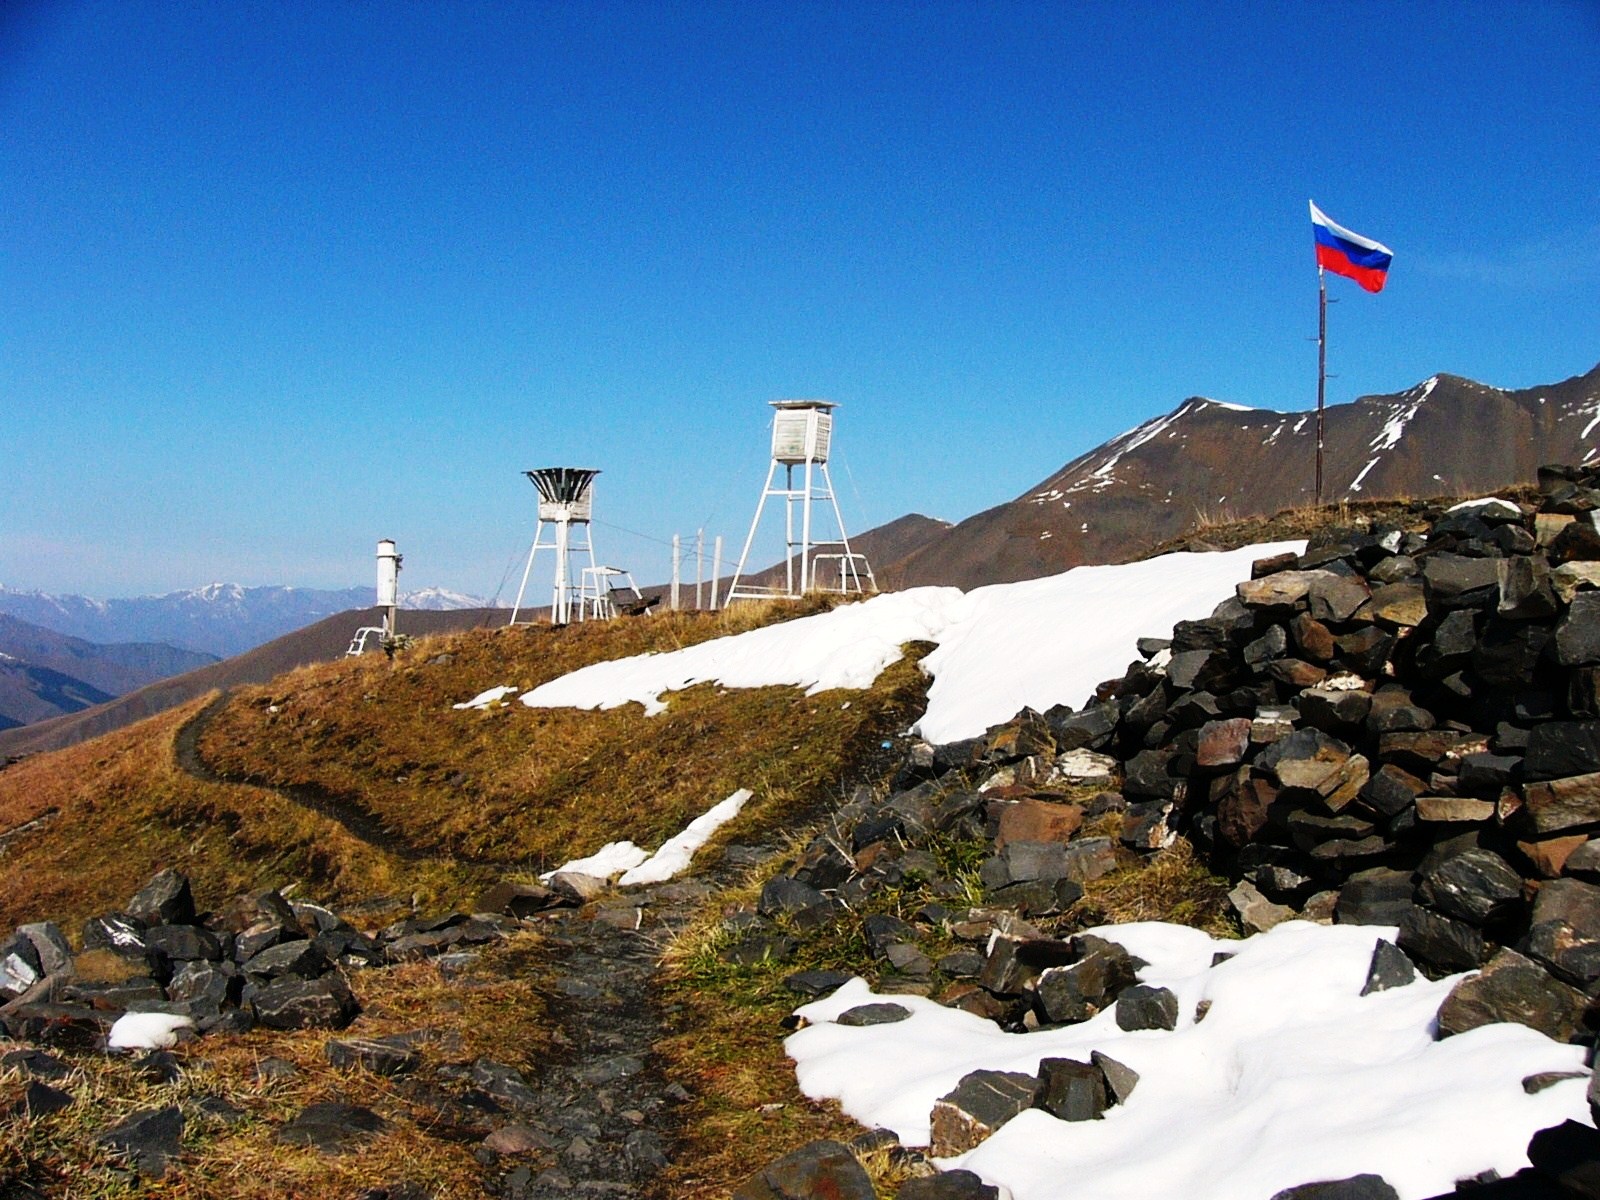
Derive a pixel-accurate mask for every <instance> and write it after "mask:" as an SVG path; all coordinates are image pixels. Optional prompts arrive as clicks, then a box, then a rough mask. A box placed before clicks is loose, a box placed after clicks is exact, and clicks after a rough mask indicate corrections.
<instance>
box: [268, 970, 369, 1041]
mask: <svg viewBox="0 0 1600 1200" xmlns="http://www.w3.org/2000/svg"><path fill="white" fill-rule="evenodd" d="M246 998H247V999H248V1002H249V1007H250V1012H251V1015H252V1016H254V1017H255V1019H256V1022H257V1024H260V1025H265V1026H266V1027H267V1028H268V1029H309V1028H315V1027H325V1028H329V1029H343V1028H344V1027H345V1026H346V1025H348V1024H350V1022H351V1021H353V1020H355V1018H356V1015H357V1014H358V1013H360V1011H361V1006H360V1005H359V1004H357V1003H356V998H355V997H354V996H353V995H351V993H350V988H349V986H348V985H347V984H346V983H345V981H344V980H343V979H342V978H341V977H340V976H339V975H337V974H329V975H324V976H322V977H321V978H320V979H297V978H295V977H294V976H285V977H284V978H282V979H274V980H272V981H271V982H270V983H267V984H264V985H262V986H261V987H258V988H255V989H254V990H253V991H248V993H247V997H246Z"/></svg>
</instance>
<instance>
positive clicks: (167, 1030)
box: [106, 1013, 194, 1050]
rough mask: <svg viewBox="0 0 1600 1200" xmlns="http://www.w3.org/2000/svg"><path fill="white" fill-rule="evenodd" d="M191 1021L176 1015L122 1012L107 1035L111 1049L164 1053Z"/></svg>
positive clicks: (192, 1024)
mask: <svg viewBox="0 0 1600 1200" xmlns="http://www.w3.org/2000/svg"><path fill="white" fill-rule="evenodd" d="M193 1028H194V1021H193V1020H191V1019H190V1018H189V1017H182V1016H178V1015H177V1014H176V1013H123V1014H122V1016H120V1017H118V1018H117V1020H116V1023H115V1024H113V1025H112V1026H111V1032H110V1033H109V1034H107V1035H106V1045H107V1046H109V1047H110V1048H111V1049H113V1050H165V1049H167V1048H168V1047H170V1046H176V1045H177V1044H178V1032H179V1031H180V1030H183V1029H193Z"/></svg>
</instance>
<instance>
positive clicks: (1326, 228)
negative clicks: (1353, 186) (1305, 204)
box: [1311, 201, 1394, 292]
mask: <svg viewBox="0 0 1600 1200" xmlns="http://www.w3.org/2000/svg"><path fill="white" fill-rule="evenodd" d="M1311 232H1312V235H1313V236H1314V237H1315V238H1316V241H1317V266H1319V267H1321V268H1323V269H1324V270H1327V271H1332V272H1333V273H1334V274H1335V275H1343V276H1344V277H1345V278H1346V279H1354V280H1355V281H1356V282H1357V283H1359V284H1360V285H1361V286H1362V287H1364V288H1366V289H1367V291H1369V292H1381V291H1383V284H1384V280H1386V279H1387V278H1388V276H1389V263H1390V261H1391V260H1392V259H1393V258H1394V252H1393V251H1392V250H1390V249H1389V247H1387V246H1385V245H1383V244H1382V243H1381V242H1375V241H1373V240H1372V239H1371V238H1365V237H1362V236H1361V235H1360V234H1359V233H1351V232H1350V231H1349V230H1348V229H1346V228H1345V227H1344V226H1343V225H1335V224H1334V223H1333V222H1332V221H1330V220H1328V218H1327V215H1326V214H1325V213H1324V212H1323V211H1322V210H1321V209H1320V208H1318V207H1317V206H1316V203H1315V201H1313V202H1312V205H1311Z"/></svg>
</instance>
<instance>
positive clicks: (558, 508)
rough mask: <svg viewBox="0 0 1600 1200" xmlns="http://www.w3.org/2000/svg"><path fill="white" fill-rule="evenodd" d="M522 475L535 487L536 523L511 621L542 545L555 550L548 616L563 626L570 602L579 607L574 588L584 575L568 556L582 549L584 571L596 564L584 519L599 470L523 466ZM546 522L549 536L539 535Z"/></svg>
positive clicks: (569, 614) (591, 505) (571, 606)
mask: <svg viewBox="0 0 1600 1200" xmlns="http://www.w3.org/2000/svg"><path fill="white" fill-rule="evenodd" d="M523 474H524V475H526V476H527V477H528V482H530V483H531V484H533V486H534V487H536V488H538V489H539V524H538V526H537V527H535V529H534V531H533V546H532V547H531V548H530V549H529V550H528V565H527V566H526V567H524V568H523V569H522V586H521V587H519V588H518V589H517V603H516V605H515V606H514V607H513V608H512V610H511V624H513V625H515V624H516V623H517V614H518V613H520V612H521V611H522V596H523V593H524V592H526V591H527V588H528V575H529V573H530V572H531V571H532V570H533V560H534V558H535V557H536V556H537V555H538V553H539V551H541V550H551V551H554V553H555V558H556V573H555V587H554V588H553V589H552V591H551V599H550V620H551V621H552V622H553V623H554V624H556V625H565V624H566V623H567V622H568V621H570V620H571V619H572V616H573V612H574V607H575V605H574V602H575V601H576V602H577V603H578V605H579V606H581V604H582V601H581V598H580V595H579V591H580V585H581V581H582V579H583V574H582V573H581V571H580V572H574V571H573V569H572V561H571V560H572V556H573V555H575V554H587V555H588V556H589V567H588V570H591V571H592V570H595V569H596V565H595V561H594V540H593V538H592V537H591V536H590V533H589V522H590V519H591V517H592V516H593V513H594V477H595V476H596V475H598V474H600V472H599V471H596V470H591V469H590V468H588V467H540V468H539V469H538V470H536V471H524V472H523ZM546 526H549V527H550V530H551V534H552V537H553V539H554V540H553V541H550V542H546V541H545V540H544V533H545V527H546ZM579 538H581V541H580V540H578V539H579ZM580 617H581V612H580Z"/></svg>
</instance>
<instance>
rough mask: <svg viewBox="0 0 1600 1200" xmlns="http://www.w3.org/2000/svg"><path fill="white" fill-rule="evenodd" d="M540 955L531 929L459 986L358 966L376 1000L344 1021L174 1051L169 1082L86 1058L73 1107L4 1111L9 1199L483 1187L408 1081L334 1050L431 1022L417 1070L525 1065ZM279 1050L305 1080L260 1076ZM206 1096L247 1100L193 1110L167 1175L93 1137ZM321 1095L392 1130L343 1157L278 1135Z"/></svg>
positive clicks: (1, 1081) (399, 970)
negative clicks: (126, 1173) (483, 1062)
mask: <svg viewBox="0 0 1600 1200" xmlns="http://www.w3.org/2000/svg"><path fill="white" fill-rule="evenodd" d="M536 953H537V937H536V935H534V934H531V933H526V934H519V935H516V936H514V937H513V938H512V939H510V940H509V941H508V942H506V943H505V944H503V945H500V946H496V947H493V948H491V949H489V950H487V951H486V952H485V954H484V956H483V958H482V960H481V965H480V967H479V969H478V970H476V971H474V972H473V973H471V974H468V975H466V976H463V977H461V978H458V979H456V980H453V981H448V982H447V981H446V980H445V979H443V977H441V975H440V973H439V972H438V970H437V969H436V968H434V967H433V966H432V965H430V964H425V963H415V964H407V965H404V966H398V967H391V968H386V969H383V970H375V971H366V972H358V973H356V974H355V975H354V976H353V978H352V983H353V985H354V987H355V989H356V990H357V992H358V994H359V995H360V996H361V998H362V1001H363V1003H364V1004H365V1006H366V1010H365V1012H364V1013H363V1014H362V1015H361V1017H359V1018H358V1019H357V1021H356V1023H355V1024H354V1025H352V1026H351V1027H350V1028H349V1029H348V1030H346V1031H344V1032H343V1033H340V1034H329V1033H328V1032H327V1031H325V1030H307V1031H303V1032H298V1033H281V1032H274V1031H270V1030H260V1029H258V1030H255V1031H252V1032H251V1033H249V1034H245V1035H243V1036H239V1037H232V1038H227V1039H222V1040H218V1039H207V1040H204V1041H200V1042H195V1043H191V1044H189V1045H187V1046H182V1047H180V1048H179V1049H178V1050H177V1054H178V1055H179V1057H180V1061H181V1062H182V1065H183V1076H182V1078H181V1079H180V1080H179V1081H178V1082H177V1083H173V1084H156V1083H151V1082H149V1081H148V1080H146V1079H144V1078H142V1077H141V1076H140V1075H139V1074H138V1073H137V1072H135V1071H134V1070H133V1068H132V1066H131V1064H130V1063H129V1061H128V1060H127V1059H125V1058H121V1057H103V1058H92V1057H91V1058H82V1059H79V1060H77V1062H78V1064H79V1069H78V1070H77V1071H75V1073H74V1075H73V1077H72V1079H71V1080H70V1081H68V1082H67V1083H64V1084H57V1085H55V1086H58V1087H61V1088H62V1089H63V1090H65V1091H67V1092H68V1093H69V1094H71V1095H72V1096H73V1098H74V1100H75V1103H74V1105H73V1107H72V1108H71V1109H68V1110H66V1111H64V1112H61V1113H58V1114H55V1115H52V1116H49V1117H45V1118H42V1119H39V1120H33V1121H28V1120H17V1119H10V1120H0V1195H7V1196H11V1195H18V1196H26V1195H29V1194H30V1192H29V1190H27V1189H29V1188H31V1189H34V1192H33V1194H40V1195H49V1196H59V1197H70V1198H71V1200H88V1198H96V1197H122V1196H136V1195H137V1196H145V1195H160V1196H171V1197H175V1198H182V1200H198V1198H201V1197H204V1198H208V1200H209V1198H213V1197H216V1198H221V1197H236V1198H238V1200H283V1198H284V1197H295V1198H296V1200H350V1198H351V1197H354V1196H357V1195H359V1194H361V1193H362V1192H363V1191H365V1190H367V1189H369V1188H373V1187H379V1186H384V1185H392V1184H396V1183H400V1182H406V1181H411V1182H415V1183H418V1184H421V1185H423V1186H424V1187H425V1188H426V1189H427V1194H428V1195H430V1196H435V1197H439V1198H441V1200H444V1198H448V1200H455V1198H457V1197H463V1198H464V1197H468V1196H481V1195H483V1188H482V1184H481V1179H482V1168H481V1167H479V1165H478V1164H477V1163H476V1162H475V1161H474V1159H473V1157H472V1144H471V1143H470V1142H461V1141H459V1140H454V1139H451V1138H449V1137H442V1136H434V1135H430V1134H429V1133H428V1132H427V1129H426V1126H425V1125H424V1126H423V1127H420V1128H419V1125H418V1118H419V1117H424V1118H425V1117H426V1115H427V1113H428V1110H427V1109H426V1108H423V1107H419V1105H418V1104H417V1103H416V1102H415V1101H414V1099H413V1098H412V1097H411V1095H410V1094H409V1092H408V1089H407V1086H406V1084H405V1083H404V1082H403V1081H397V1080H392V1079H386V1078H383V1077H381V1076H377V1075H373V1074H370V1073H368V1072H365V1071H360V1070H354V1071H338V1070H335V1069H334V1068H333V1067H331V1066H330V1065H329V1064H328V1062H327V1058H326V1055H325V1050H324V1047H325V1046H326V1043H327V1042H328V1040H329V1039H330V1037H345V1036H362V1037H381V1036H384V1035H387V1034H391V1033H401V1032H410V1031H414V1030H418V1029H427V1028H432V1029H436V1030H438V1031H439V1033H440V1034H441V1036H440V1037H439V1038H437V1039H435V1040H432V1041H424V1042H423V1043H421V1045H420V1046H419V1047H418V1048H419V1050H420V1052H421V1055H422V1060H423V1064H422V1066H421V1067H420V1068H419V1072H418V1073H419V1074H424V1073H427V1072H428V1071H429V1069H430V1068H432V1067H434V1066H437V1065H438V1064H439V1063H442V1062H446V1061H454V1062H466V1061H470V1060H472V1059H473V1058H475V1057H477V1056H479V1055H490V1056H492V1057H493V1058H494V1059H495V1060H496V1061H499V1062H505V1063H508V1064H510V1065H513V1066H516V1067H518V1068H519V1069H530V1068H532V1067H534V1066H535V1065H536V1064H537V1063H538V1062H539V1061H540V1059H541V1058H543V1057H545V1056H547V1055H548V1054H549V1053H550V1052H551V1050H552V1048H553V1047H552V1043H551V1041H550V1037H549V1031H550V1022H549V1020H548V1016H547V1006H546V996H547V993H546V991H545V989H544V987H543V985H542V983H541V982H540V981H539V979H538V975H537V972H536V971H535V970H534V969H533V966H534V964H535V963H536V961H537V960H536ZM268 1057H272V1058H279V1059H284V1060H287V1061H289V1062H291V1063H293V1064H294V1066H295V1067H296V1069H297V1071H298V1074H296V1075H295V1076H293V1077H291V1078H287V1079H274V1080H260V1079H258V1078H257V1077H256V1067H257V1065H258V1064H259V1063H260V1061H261V1060H262V1059H265V1058H268ZM25 1082H26V1081H25V1079H24V1078H23V1077H22V1076H21V1075H20V1074H19V1073H17V1072H14V1071H12V1072H5V1073H0V1105H8V1104H9V1103H10V1102H11V1101H12V1100H13V1099H14V1098H15V1097H16V1096H19V1095H20V1094H21V1091H22V1087H23V1085H24V1083H25ZM208 1095H209V1096H219V1097H221V1098H222V1099H224V1100H227V1101H228V1102H229V1103H231V1104H233V1105H235V1106H236V1107H238V1108H240V1109H243V1110H244V1112H245V1114H246V1117H245V1120H244V1121H243V1122H241V1123H239V1124H237V1125H234V1126H231V1127H230V1126H228V1125H225V1124H223V1123H222V1122H220V1121H215V1120H211V1119H207V1118H204V1117H193V1116H191V1119H190V1120H189V1122H188V1124H187V1127H186V1129H185V1133H184V1139H183V1150H184V1152H183V1155H182V1157H181V1158H180V1159H179V1160H177V1162H176V1163H175V1164H174V1166H173V1168H172V1169H171V1170H170V1171H169V1174H168V1177H167V1178H166V1179H164V1180H163V1181H162V1182H161V1183H159V1184H148V1185H138V1184H132V1183H130V1182H129V1181H127V1180H126V1179H124V1178H122V1177H121V1176H120V1175H119V1174H118V1173H117V1172H116V1171H114V1170H113V1168H114V1167H115V1166H116V1160H115V1159H114V1158H113V1157H112V1156H110V1155H109V1154H106V1153H104V1152H101V1151H98V1150H96V1149H95V1148H94V1146H93V1142H94V1138H95V1136H96V1135H97V1134H98V1133H100V1132H101V1131H103V1130H104V1129H106V1128H108V1127H110V1126H111V1125H114V1124H116V1123H117V1122H118V1121H119V1120H121V1119H123V1118H124V1117H126V1116H128V1115H130V1114H132V1113H133V1112H136V1111H139V1110H141V1109H151V1108H159V1107H163V1106H165V1105H168V1104H174V1103H178V1104H183V1103H184V1102H186V1101H192V1100H195V1099H198V1098H200V1097H202V1096H208ZM324 1100H339V1101H343V1102H346V1103H353V1104H360V1105H365V1106H367V1107H369V1108H371V1109H373V1110H374V1111H375V1112H377V1113H378V1114H379V1115H380V1116H382V1117H384V1118H385V1119H386V1120H389V1121H390V1122H391V1123H392V1127H391V1129H390V1130H389V1131H388V1132H385V1133H383V1134H381V1135H379V1136H378V1137H376V1138H374V1139H372V1140H371V1141H369V1142H365V1143H363V1144H362V1147H361V1149H360V1150H359V1152H357V1153H352V1154H348V1155H342V1156H337V1157H334V1156H327V1155H323V1154H320V1153H318V1152H317V1151H315V1150H309V1149H304V1148H300V1147H295V1146H290V1145H286V1144H284V1143H282V1142H279V1141H277V1140H276V1138H275V1136H274V1131H275V1129H276V1128H277V1126H278V1125H280V1124H282V1123H283V1122H284V1121H287V1120H289V1119H291V1118H292V1117H293V1116H294V1115H295V1114H296V1113H298V1112H299V1111H300V1110H301V1109H302V1108H303V1107H304V1106H306V1105H307V1104H311V1103H315V1102H318V1101H324ZM186 1107H188V1106H187V1105H186ZM191 1112H192V1109H191ZM441 1132H443V1131H441Z"/></svg>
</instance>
